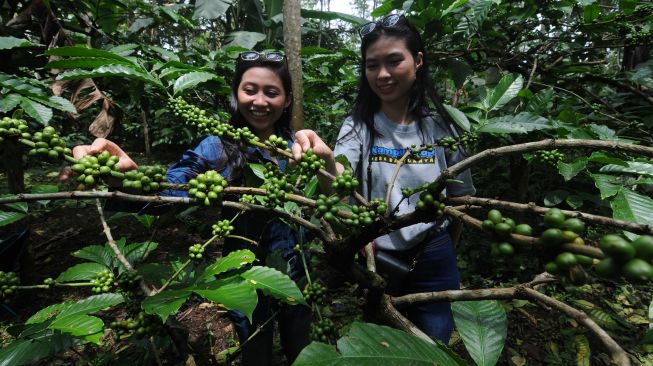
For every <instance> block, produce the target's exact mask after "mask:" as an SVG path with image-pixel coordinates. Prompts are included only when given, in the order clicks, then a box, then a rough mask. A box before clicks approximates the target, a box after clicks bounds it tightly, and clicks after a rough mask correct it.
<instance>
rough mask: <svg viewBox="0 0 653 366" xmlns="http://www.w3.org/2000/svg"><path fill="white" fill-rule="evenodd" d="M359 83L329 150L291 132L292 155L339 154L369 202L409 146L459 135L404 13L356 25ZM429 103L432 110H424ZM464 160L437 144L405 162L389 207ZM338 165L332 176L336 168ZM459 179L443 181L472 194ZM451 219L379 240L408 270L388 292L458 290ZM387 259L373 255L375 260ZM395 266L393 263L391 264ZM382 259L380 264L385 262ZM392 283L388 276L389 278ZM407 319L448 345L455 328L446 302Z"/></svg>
mask: <svg viewBox="0 0 653 366" xmlns="http://www.w3.org/2000/svg"><path fill="white" fill-rule="evenodd" d="M359 33H360V36H361V56H362V65H361V73H362V75H361V80H360V84H359V91H358V96H357V98H356V100H355V102H354V106H353V111H352V115H351V116H350V117H349V118H347V119H346V120H345V122H344V124H343V126H342V127H341V129H340V133H339V135H338V140H337V142H336V147H335V149H334V151H333V152H332V151H331V150H330V149H329V148H328V147H327V146H326V145H325V144H324V143H323V142H322V140H321V139H320V138H319V136H317V135H316V134H315V133H314V132H313V131H307V130H305V131H298V132H297V133H296V134H295V141H296V143H295V145H294V146H293V154H294V155H295V157H298V156H299V155H300V154H301V150H304V151H305V150H307V149H308V148H309V147H312V148H313V150H314V151H315V152H316V153H317V154H319V155H320V156H321V157H322V158H324V159H326V160H328V161H331V162H333V159H334V155H336V156H337V155H344V156H346V157H347V159H348V160H349V162H350V163H351V167H352V169H353V173H354V176H355V177H356V178H357V179H358V180H359V181H360V182H361V184H360V185H359V187H361V194H362V195H363V196H364V197H365V198H367V199H374V198H385V196H386V190H387V187H388V186H389V185H390V184H391V183H392V179H393V178H392V177H393V175H394V171H395V167H396V163H397V161H398V160H399V159H400V158H401V157H402V156H403V155H404V153H405V151H406V149H409V148H410V147H411V146H426V145H427V144H432V143H435V142H436V141H438V140H440V139H441V138H443V137H449V136H454V137H455V136H457V130H456V128H455V126H454V125H453V123H452V120H451V118H450V117H449V115H448V114H447V113H446V111H445V110H444V107H443V106H442V103H441V101H440V99H439V97H438V96H437V94H436V92H435V89H434V86H433V82H432V80H431V78H430V74H429V63H428V61H427V58H426V51H425V50H424V46H423V43H422V39H421V37H420V34H419V32H418V31H417V29H415V27H414V26H412V25H411V24H410V23H409V22H408V21H407V20H406V19H405V17H404V16H403V15H398V14H392V15H389V16H386V17H385V18H383V19H382V20H380V21H378V22H370V23H368V24H365V25H364V26H363V27H361V29H360V31H359ZM429 101H431V102H432V103H433V105H434V106H435V109H436V110H435V111H433V110H431V109H430V108H429ZM463 158H464V156H463V154H462V153H461V152H460V149H459V150H458V151H451V150H449V149H444V148H442V147H436V148H434V149H433V150H431V151H428V150H423V151H421V153H420V156H419V158H414V159H413V158H411V159H407V160H406V161H405V162H404V164H405V165H404V166H402V168H401V170H400V171H399V175H398V177H397V178H396V181H395V184H394V187H393V190H392V192H391V196H390V202H389V207H395V206H396V205H397V204H399V211H398V214H399V215H401V214H406V213H410V212H412V211H414V210H415V204H416V202H417V201H418V199H419V198H418V194H415V195H413V196H412V197H410V199H408V200H405V199H402V193H401V187H407V188H413V187H417V186H419V185H421V184H423V183H428V182H432V181H434V180H435V179H436V178H437V177H438V176H439V175H440V172H441V171H442V170H443V169H446V168H447V167H448V166H451V165H452V164H455V163H456V162H458V161H460V160H462V159H463ZM332 165H336V166H337V167H336V168H335V169H332V170H334V171H332V173H334V174H336V173H341V172H342V171H343V169H344V168H343V167H342V166H341V165H340V164H335V163H331V164H327V166H332ZM457 179H458V180H460V181H462V183H455V184H454V183H452V184H449V185H448V186H447V189H446V194H447V195H465V194H474V193H475V188H474V186H473V184H472V180H471V174H470V172H469V171H466V172H464V173H462V174H461V175H460V176H458V177H457ZM447 225H448V221H447V220H446V219H444V220H438V221H436V222H432V223H420V224H416V225H412V226H408V227H405V228H403V229H401V230H398V231H395V232H392V233H391V234H389V235H384V236H382V237H379V238H376V239H375V240H374V247H375V249H376V250H377V251H379V252H380V253H379V254H383V253H385V254H389V255H390V256H391V258H392V257H394V258H395V259H399V260H400V261H401V262H403V264H405V266H403V267H404V268H405V269H408V268H410V271H409V272H408V274H407V277H406V278H405V280H403V281H401V288H400V289H398V290H397V289H392V288H389V289H388V291H389V292H391V293H392V294H393V295H401V294H408V293H418V292H431V291H442V290H452V289H458V288H459V286H460V276H459V273H458V269H457V266H456V254H455V251H454V247H453V244H452V239H451V236H450V235H449V233H448V231H447ZM380 258H388V257H387V256H383V257H382V256H381V255H377V262H380V261H379V260H378V259H380ZM395 263H396V262H395ZM382 265H383V263H377V267H379V268H380V267H382ZM390 282H392V279H390ZM406 316H407V317H408V318H409V319H410V320H411V321H413V322H414V323H415V324H416V325H417V326H418V327H419V328H420V329H421V330H422V331H424V332H425V333H426V334H427V335H429V336H430V337H432V338H435V339H439V340H441V341H443V342H445V343H446V342H448V341H449V338H450V336H451V332H452V330H453V315H452V313H451V307H450V304H449V303H433V304H421V305H416V306H412V307H410V308H409V309H408V310H407V312H406Z"/></svg>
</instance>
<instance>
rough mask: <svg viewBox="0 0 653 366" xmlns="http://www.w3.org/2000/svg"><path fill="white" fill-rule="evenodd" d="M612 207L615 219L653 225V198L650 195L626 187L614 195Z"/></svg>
mask: <svg viewBox="0 0 653 366" xmlns="http://www.w3.org/2000/svg"><path fill="white" fill-rule="evenodd" d="M610 207H612V217H614V218H615V219H618V220H625V221H630V222H636V223H638V224H645V225H653V199H651V198H650V197H647V196H644V195H641V194H639V193H637V192H633V191H631V190H629V189H625V188H624V189H622V190H621V191H619V193H617V195H616V196H615V197H614V199H613V200H612V202H611V203H610ZM628 236H629V237H630V238H631V239H633V238H634V237H633V236H632V235H628Z"/></svg>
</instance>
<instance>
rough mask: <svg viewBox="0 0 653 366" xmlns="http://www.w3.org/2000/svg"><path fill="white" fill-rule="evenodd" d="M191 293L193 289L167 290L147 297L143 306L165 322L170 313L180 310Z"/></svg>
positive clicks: (149, 312) (147, 311)
mask: <svg viewBox="0 0 653 366" xmlns="http://www.w3.org/2000/svg"><path fill="white" fill-rule="evenodd" d="M191 294H192V291H191V290H189V289H183V290H165V291H163V292H160V293H158V294H156V295H154V296H149V297H147V298H145V300H143V303H142V306H143V309H144V310H145V312H146V313H148V314H156V315H158V316H159V317H160V318H161V320H162V321H164V322H165V321H166V319H168V317H169V316H170V315H172V314H175V313H177V311H179V308H180V307H181V306H182V305H183V304H184V303H185V302H186V300H187V299H188V297H189V296H190V295H191Z"/></svg>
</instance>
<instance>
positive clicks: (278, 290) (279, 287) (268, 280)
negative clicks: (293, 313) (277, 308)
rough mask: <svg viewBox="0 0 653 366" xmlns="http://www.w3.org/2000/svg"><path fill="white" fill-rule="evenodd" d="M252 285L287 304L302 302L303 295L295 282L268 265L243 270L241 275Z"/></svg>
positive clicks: (303, 302) (304, 302)
mask: <svg viewBox="0 0 653 366" xmlns="http://www.w3.org/2000/svg"><path fill="white" fill-rule="evenodd" d="M240 276H241V277H243V278H244V279H246V280H248V281H249V283H251V284H252V285H253V286H254V287H256V288H257V289H259V290H261V291H263V293H265V294H266V295H271V296H274V297H276V298H277V299H280V300H282V301H284V302H286V303H288V304H291V305H295V304H304V305H306V301H304V296H302V292H301V291H300V290H299V288H298V287H297V284H296V283H295V282H294V281H293V280H291V279H290V277H288V276H287V275H285V274H283V273H281V272H280V271H277V270H276V269H272V268H268V267H260V266H255V267H252V268H251V269H249V270H247V271H245V272H243V273H242V274H241V275H240Z"/></svg>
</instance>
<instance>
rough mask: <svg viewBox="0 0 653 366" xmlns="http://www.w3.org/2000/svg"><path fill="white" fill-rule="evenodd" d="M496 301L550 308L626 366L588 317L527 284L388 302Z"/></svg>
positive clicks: (614, 346) (615, 346)
mask: <svg viewBox="0 0 653 366" xmlns="http://www.w3.org/2000/svg"><path fill="white" fill-rule="evenodd" d="M499 299H525V300H535V301H537V302H538V303H540V304H543V305H546V306H549V307H552V308H555V309H557V310H558V311H561V312H563V313H565V314H566V315H567V316H569V317H571V318H573V319H575V320H577V321H578V322H579V323H581V324H583V325H585V326H586V327H587V328H588V329H589V330H590V331H591V332H592V333H593V334H594V335H595V336H596V337H597V338H598V339H599V341H601V343H603V345H604V346H605V348H606V349H607V350H608V351H609V352H610V354H611V355H612V360H613V362H614V363H615V364H617V365H620V366H629V365H630V364H631V363H630V359H629V358H628V355H627V354H626V352H625V351H624V350H623V349H622V348H621V346H619V344H617V342H615V341H614V339H612V337H610V335H609V334H608V333H607V332H606V331H605V330H603V329H602V328H601V327H599V326H598V325H597V324H596V323H595V322H594V321H593V320H592V319H591V318H590V317H589V316H587V314H585V313H584V312H583V311H580V310H577V309H575V308H573V307H571V306H569V305H567V304H565V303H563V302H562V301H558V300H556V299H554V298H552V297H549V296H547V295H544V294H542V293H540V292H538V291H536V290H533V289H532V288H530V287H529V285H528V284H523V285H518V286H515V287H509V288H494V289H478V290H449V291H441V292H426V293H418V294H410V295H405V296H401V297H395V298H391V299H390V301H391V303H392V304H393V305H395V306H396V307H397V308H399V309H401V308H403V307H406V306H409V305H414V304H418V303H426V302H442V301H449V302H452V301H469V300H499Z"/></svg>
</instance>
